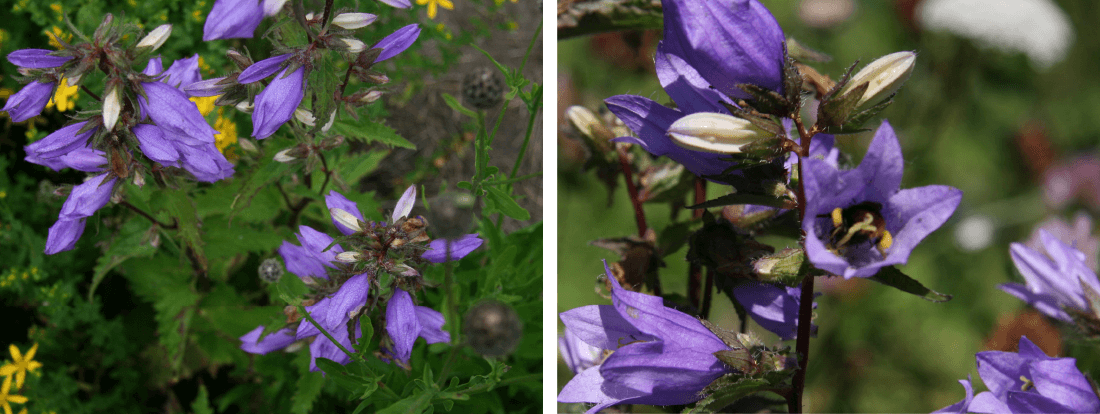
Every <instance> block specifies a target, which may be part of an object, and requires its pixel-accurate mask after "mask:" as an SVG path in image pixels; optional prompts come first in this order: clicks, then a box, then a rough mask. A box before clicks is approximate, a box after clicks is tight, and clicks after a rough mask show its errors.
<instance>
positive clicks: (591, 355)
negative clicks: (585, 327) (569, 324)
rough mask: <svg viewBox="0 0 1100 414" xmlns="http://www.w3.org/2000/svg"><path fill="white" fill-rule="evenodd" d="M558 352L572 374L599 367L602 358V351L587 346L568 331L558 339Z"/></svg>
mask: <svg viewBox="0 0 1100 414" xmlns="http://www.w3.org/2000/svg"><path fill="white" fill-rule="evenodd" d="M558 352H560V353H561V359H562V360H563V361H565V365H566V366H568V367H569V369H570V370H572V371H573V374H580V373H581V371H584V370H586V369H589V368H592V367H594V366H596V365H599V364H600V362H602V361H603V356H604V350H603V349H600V348H598V347H594V346H592V345H589V344H588V343H587V342H584V341H582V340H581V338H579V337H577V335H575V334H573V331H570V330H568V329H566V330H565V333H564V334H562V336H559V337H558Z"/></svg>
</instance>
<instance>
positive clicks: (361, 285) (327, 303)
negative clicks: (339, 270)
mask: <svg viewBox="0 0 1100 414" xmlns="http://www.w3.org/2000/svg"><path fill="white" fill-rule="evenodd" d="M369 293H370V278H369V277H368V274H366V273H363V274H359V275H356V276H352V278H350V279H348V280H347V281H346V282H344V284H343V285H341V286H340V289H339V290H337V291H336V293H334V294H332V296H329V297H326V298H324V299H321V300H320V301H319V302H317V303H315V304H314V305H313V306H306V312H309V315H310V317H312V318H313V320H315V321H317V323H318V324H319V325H321V327H322V328H325V330H326V331H328V332H329V334H333V335H334V336H335V333H336V331H338V330H343V331H345V332H346V331H347V323H348V321H349V320H351V316H353V315H352V314H353V313H355V312H357V311H358V310H359V308H360V307H362V306H364V305H366V304H367V295H368V294H369ZM320 334H321V331H320V330H318V329H317V327H316V326H314V325H313V324H312V323H309V321H305V320H303V322H302V324H300V325H298V332H297V334H296V335H295V336H296V337H297V338H298V339H303V338H308V337H311V336H314V335H320ZM344 337H347V334H346V333H345V334H344Z"/></svg>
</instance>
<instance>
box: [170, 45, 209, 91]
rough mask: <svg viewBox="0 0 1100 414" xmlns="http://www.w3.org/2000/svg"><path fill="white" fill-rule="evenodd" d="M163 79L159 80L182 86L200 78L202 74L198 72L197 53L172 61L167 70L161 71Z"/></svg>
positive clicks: (177, 86)
mask: <svg viewBox="0 0 1100 414" xmlns="http://www.w3.org/2000/svg"><path fill="white" fill-rule="evenodd" d="M163 75H164V79H161V82H164V83H167V84H168V85H170V86H172V87H175V88H183V87H184V86H187V85H190V84H192V83H195V82H198V81H201V80H202V74H201V73H200V72H199V55H198V54H197V53H196V54H195V55H194V56H191V57H189V58H184V59H177V60H176V61H175V62H172V66H169V67H168V70H166V71H164V73H163Z"/></svg>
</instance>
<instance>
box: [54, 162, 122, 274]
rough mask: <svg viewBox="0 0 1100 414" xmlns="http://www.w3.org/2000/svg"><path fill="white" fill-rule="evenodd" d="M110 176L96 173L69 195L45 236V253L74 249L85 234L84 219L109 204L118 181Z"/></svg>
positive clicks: (74, 188)
mask: <svg viewBox="0 0 1100 414" xmlns="http://www.w3.org/2000/svg"><path fill="white" fill-rule="evenodd" d="M107 175H108V174H100V175H97V176H95V177H92V178H90V179H88V181H85V182H84V183H83V184H80V185H77V186H74V187H73V191H72V193H70V194H69V198H68V199H66V200H65V204H63V205H62V206H61V213H60V214H58V217H57V222H56V223H54V225H53V226H52V227H50V232H49V235H48V236H47V237H46V254H54V253H58V252H63V251H66V250H71V249H72V248H73V247H74V246H75V245H76V241H77V240H78V239H80V235H81V234H83V233H84V220H85V219H86V218H88V217H90V216H91V215H92V214H95V212H96V211H97V210H99V209H100V208H103V206H105V205H107V202H108V201H110V199H111V192H112V190H114V188H115V182H116V181H118V180H117V179H115V178H111V179H110V180H106V181H105V179H106V178H107Z"/></svg>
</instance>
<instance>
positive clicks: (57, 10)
mask: <svg viewBox="0 0 1100 414" xmlns="http://www.w3.org/2000/svg"><path fill="white" fill-rule="evenodd" d="M50 9H52V10H53V11H54V12H55V13H57V21H59V22H60V21H61V20H64V15H63V14H62V13H61V5H60V4H57V3H53V4H51V5H50Z"/></svg>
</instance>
